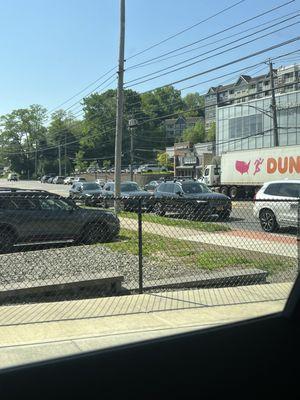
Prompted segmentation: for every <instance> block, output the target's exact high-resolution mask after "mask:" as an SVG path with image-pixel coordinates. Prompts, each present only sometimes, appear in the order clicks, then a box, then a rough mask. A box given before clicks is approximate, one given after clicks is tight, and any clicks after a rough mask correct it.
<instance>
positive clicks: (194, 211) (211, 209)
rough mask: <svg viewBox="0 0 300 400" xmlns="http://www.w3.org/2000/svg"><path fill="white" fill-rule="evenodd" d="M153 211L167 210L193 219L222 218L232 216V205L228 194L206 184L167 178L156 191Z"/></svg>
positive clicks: (162, 211)
mask: <svg viewBox="0 0 300 400" xmlns="http://www.w3.org/2000/svg"><path fill="white" fill-rule="evenodd" d="M154 197H155V201H154V204H153V211H154V212H155V213H156V214H157V215H160V216H163V215H165V214H166V212H171V213H176V214H180V215H183V216H185V217H188V218H191V219H203V218H211V217H212V216H213V215H216V216H217V217H218V218H219V219H220V220H227V219H228V218H229V217H230V214H231V210H232V205H231V200H230V198H229V197H228V196H225V195H223V194H221V193H215V192H212V190H211V189H209V188H208V187H207V186H206V185H205V184H203V183H200V182H197V181H194V180H192V179H189V180H182V181H179V180H178V181H177V180H173V181H170V180H165V181H164V182H162V183H160V185H159V186H158V187H157V188H156V190H155V192H154Z"/></svg>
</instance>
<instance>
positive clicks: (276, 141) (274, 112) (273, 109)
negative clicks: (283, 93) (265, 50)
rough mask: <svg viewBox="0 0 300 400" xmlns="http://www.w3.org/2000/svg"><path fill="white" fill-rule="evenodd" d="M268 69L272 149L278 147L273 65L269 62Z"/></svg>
mask: <svg viewBox="0 0 300 400" xmlns="http://www.w3.org/2000/svg"><path fill="white" fill-rule="evenodd" d="M269 67H270V82H271V93H272V104H271V107H272V116H273V132H274V133H273V134H274V147H276V146H279V139H278V124H277V111H276V98H275V87H274V76H273V63H272V62H271V60H269Z"/></svg>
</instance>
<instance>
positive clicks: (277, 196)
mask: <svg viewBox="0 0 300 400" xmlns="http://www.w3.org/2000/svg"><path fill="white" fill-rule="evenodd" d="M299 198H300V180H279V181H272V182H267V183H265V184H264V185H263V186H262V187H261V188H260V189H259V190H258V192H257V193H256V195H255V201H254V206H253V214H254V216H255V217H256V218H258V219H259V221H260V225H261V227H262V229H263V230H264V231H265V232H275V231H276V230H278V229H280V228H281V227H284V226H294V227H297V225H298V201H299Z"/></svg>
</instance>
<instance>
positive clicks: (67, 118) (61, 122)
mask: <svg viewBox="0 0 300 400" xmlns="http://www.w3.org/2000/svg"><path fill="white" fill-rule="evenodd" d="M81 136H82V122H81V121H78V120H76V119H75V118H74V116H73V115H72V113H67V112H66V111H64V110H58V111H56V112H54V113H53V114H52V115H51V122H50V125H49V127H48V132H47V139H48V142H49V144H50V145H51V146H50V147H52V149H51V151H48V152H46V153H45V154H44V156H45V157H44V158H46V159H48V160H49V159H52V161H53V166H54V169H57V168H56V167H57V165H56V164H58V153H59V152H58V146H60V149H61V162H62V167H63V171H66V174H68V173H70V172H71V171H72V170H73V164H72V161H71V160H73V159H74V158H75V159H76V152H77V151H78V150H79V141H80V138H81ZM82 156H83V155H82Z"/></svg>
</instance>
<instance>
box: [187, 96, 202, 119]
mask: <svg viewBox="0 0 300 400" xmlns="http://www.w3.org/2000/svg"><path fill="white" fill-rule="evenodd" d="M183 103H184V110H185V111H188V110H190V111H188V112H186V113H185V115H186V116H188V117H204V115H205V112H204V110H205V104H204V97H203V96H200V94H199V93H188V94H187V95H186V96H185V97H184V98H183Z"/></svg>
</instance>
